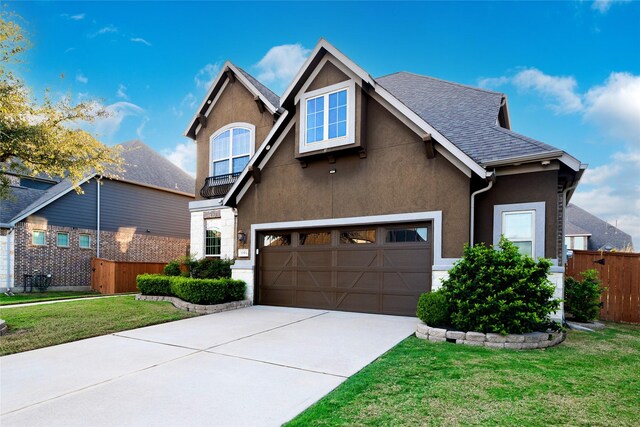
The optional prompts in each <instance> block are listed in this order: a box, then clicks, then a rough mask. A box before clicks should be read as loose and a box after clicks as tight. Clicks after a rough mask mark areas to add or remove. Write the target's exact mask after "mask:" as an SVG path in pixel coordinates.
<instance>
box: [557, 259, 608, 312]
mask: <svg viewBox="0 0 640 427" xmlns="http://www.w3.org/2000/svg"><path fill="white" fill-rule="evenodd" d="M580 276H582V281H580V280H576V279H574V278H573V277H567V278H566V279H565V281H564V284H565V292H564V293H565V296H566V298H567V301H566V310H567V311H568V312H570V313H571V315H572V316H573V318H574V319H575V320H576V321H578V322H590V321H592V320H594V319H597V318H598V314H600V308H602V302H600V295H601V294H602V292H603V291H604V289H605V288H603V287H602V286H601V283H600V279H598V271H597V270H595V269H591V270H586V271H583V272H582V273H580Z"/></svg>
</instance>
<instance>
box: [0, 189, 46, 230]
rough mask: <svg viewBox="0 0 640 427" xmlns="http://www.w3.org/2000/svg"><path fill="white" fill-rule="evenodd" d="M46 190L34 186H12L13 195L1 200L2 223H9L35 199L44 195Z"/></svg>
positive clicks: (0, 214) (0, 218) (0, 215)
mask: <svg viewBox="0 0 640 427" xmlns="http://www.w3.org/2000/svg"><path fill="white" fill-rule="evenodd" d="M45 192H46V191H45V190H36V189H34V188H24V187H11V197H10V198H9V199H6V200H0V223H8V222H9V221H11V219H12V218H13V217H15V216H16V215H18V214H19V213H20V212H22V211H23V210H24V209H25V208H26V207H27V206H29V205H31V204H32V203H33V202H34V201H35V200H37V199H39V198H40V197H42V195H43V194H44V193H45Z"/></svg>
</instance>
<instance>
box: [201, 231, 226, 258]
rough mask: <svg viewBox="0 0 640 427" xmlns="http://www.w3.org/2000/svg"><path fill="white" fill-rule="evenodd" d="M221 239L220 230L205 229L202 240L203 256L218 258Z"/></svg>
mask: <svg viewBox="0 0 640 427" xmlns="http://www.w3.org/2000/svg"><path fill="white" fill-rule="evenodd" d="M221 241H222V238H221V234H220V230H218V229H216V228H211V229H207V231H206V235H205V239H204V254H205V256H209V257H219V256H220V249H221V247H222V244H221Z"/></svg>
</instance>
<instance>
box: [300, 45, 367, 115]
mask: <svg viewBox="0 0 640 427" xmlns="http://www.w3.org/2000/svg"><path fill="white" fill-rule="evenodd" d="M327 62H331V64H332V65H333V66H334V67H336V68H337V69H339V70H340V71H342V72H343V73H344V74H345V75H346V76H347V77H348V79H347V80H344V81H342V82H340V83H347V82H348V81H349V80H353V81H355V82H356V83H357V84H358V85H360V86H362V80H361V79H360V77H359V76H358V75H357V74H355V73H354V72H353V71H351V70H350V69H349V68H347V67H345V66H344V65H343V64H342V63H341V62H340V61H338V60H337V59H336V58H335V57H334V56H333V55H331V54H330V53H329V52H327V53H326V54H325V56H324V57H323V58H322V60H321V61H320V62H319V63H318V65H317V66H316V68H315V69H314V70H313V72H311V74H310V75H309V77H308V78H307V80H306V81H305V83H304V84H303V85H302V87H301V88H300V90H299V91H298V93H297V94H296V96H295V97H294V98H293V100H294V104H297V103H298V102H300V98H301V97H302V95H303V94H305V93H306V92H307V89H308V88H309V86H311V83H313V81H314V80H315V79H316V77H318V74H320V71H322V69H323V68H324V66H325V65H326V64H327ZM340 83H338V84H340Z"/></svg>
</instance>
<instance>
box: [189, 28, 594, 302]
mask: <svg viewBox="0 0 640 427" xmlns="http://www.w3.org/2000/svg"><path fill="white" fill-rule="evenodd" d="M185 135H186V136H188V137H190V138H192V139H194V140H195V141H196V144H197V175H196V184H197V186H196V189H198V188H201V190H200V192H199V194H197V195H196V201H194V202H192V203H191V204H190V210H191V245H192V252H193V253H195V254H196V255H197V256H200V257H201V256H211V257H226V258H234V259H235V260H236V261H235V265H234V266H233V276H234V277H236V278H241V279H243V280H246V281H247V283H248V297H249V298H252V299H253V300H254V302H255V303H257V304H271V305H282V306H296V307H312V308H322V309H335V310H346V311H360V312H371V313H385V314H401V315H415V309H416V302H417V299H418V296H419V295H420V293H422V292H426V291H430V290H435V289H437V288H438V287H439V286H440V280H441V279H442V278H443V277H446V276H447V271H448V270H449V269H450V268H451V266H452V265H453V263H454V262H455V261H456V260H457V259H459V258H460V257H461V256H462V253H463V246H464V245H465V244H466V243H469V242H472V243H479V242H484V243H496V242H497V241H498V240H499V238H500V235H501V234H504V235H506V236H507V237H508V238H510V239H511V240H512V241H513V242H515V243H516V245H518V247H519V248H520V250H521V251H522V252H523V253H526V254H528V255H531V256H533V257H546V258H550V259H552V260H553V265H554V267H553V269H552V275H551V280H553V282H554V283H555V285H556V287H557V290H558V292H557V295H559V296H561V295H562V287H563V271H564V268H563V260H562V258H563V242H564V230H563V228H564V227H563V217H564V203H565V201H566V200H568V199H569V198H570V196H571V194H572V191H573V189H574V188H575V185H577V183H578V181H579V179H580V177H581V175H582V173H583V170H584V166H583V165H581V164H580V162H579V161H578V160H576V159H575V158H573V157H571V156H570V155H569V154H567V153H565V152H563V151H562V150H560V149H557V148H555V147H552V146H549V145H547V144H544V143H542V142H539V141H536V140H534V139H531V138H528V137H525V136H522V135H520V134H517V133H515V132H513V131H512V130H511V124H510V119H509V111H508V104H507V100H506V97H505V95H504V94H501V93H496V92H490V91H486V90H483V89H477V88H473V87H469V86H464V85H460V84H457V83H451V82H447V81H443V80H438V79H434V78H431V77H426V76H420V75H416V74H411V73H407V72H400V73H396V74H391V75H388V76H385V77H380V78H373V77H371V76H370V75H369V74H368V73H367V72H366V71H365V70H363V69H362V68H361V67H359V66H358V65H357V64H355V63H354V62H353V61H351V60H350V59H349V58H348V57H346V56H345V55H343V54H342V53H341V52H340V51H338V50H337V49H336V48H335V47H333V46H332V45H331V44H329V43H328V42H326V41H325V40H321V41H320V42H319V43H318V45H317V46H316V47H315V49H314V50H313V51H312V52H311V55H310V56H309V58H308V59H307V61H306V62H305V63H304V65H303V66H302V68H301V69H300V71H299V72H298V74H297V75H296V77H295V78H294V80H293V81H292V82H291V84H290V85H289V87H288V88H287V90H286V91H285V93H284V94H283V95H282V96H281V97H278V96H276V95H275V94H274V93H273V92H271V91H270V90H269V89H267V88H266V87H265V86H263V85H262V84H260V83H259V82H258V81H257V80H256V79H255V78H253V77H251V76H250V75H249V74H247V73H246V72H245V71H243V70H242V69H240V68H238V67H236V66H234V65H233V64H231V63H229V62H227V63H225V64H224V66H223V67H222V70H221V72H220V74H219V75H218V76H217V78H216V79H215V81H214V82H213V84H212V85H211V88H210V89H209V91H208V93H207V94H206V97H205V99H204V100H203V102H202V104H201V106H200V107H199V108H198V110H197V112H196V114H195V116H194V118H193V119H192V121H191V122H190V124H189V126H188V128H187V130H186V132H185Z"/></svg>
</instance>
